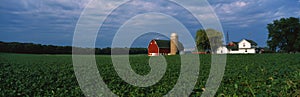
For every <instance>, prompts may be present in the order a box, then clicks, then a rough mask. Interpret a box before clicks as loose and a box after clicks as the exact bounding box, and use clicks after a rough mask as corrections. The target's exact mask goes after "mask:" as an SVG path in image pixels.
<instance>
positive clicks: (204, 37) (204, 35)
mask: <svg viewBox="0 0 300 97" xmlns="http://www.w3.org/2000/svg"><path fill="white" fill-rule="evenodd" d="M222 43H223V34H222V33H221V32H219V31H217V30H214V29H206V30H204V29H200V30H198V31H197V33H196V45H197V48H198V51H205V50H211V51H212V52H215V51H216V49H217V48H218V47H220V46H221V45H222Z"/></svg>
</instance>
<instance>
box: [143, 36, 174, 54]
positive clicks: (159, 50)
mask: <svg viewBox="0 0 300 97" xmlns="http://www.w3.org/2000/svg"><path fill="white" fill-rule="evenodd" d="M169 53H170V40H155V39H154V40H151V41H150V43H149V45H148V56H158V55H160V54H161V55H168V54H169Z"/></svg>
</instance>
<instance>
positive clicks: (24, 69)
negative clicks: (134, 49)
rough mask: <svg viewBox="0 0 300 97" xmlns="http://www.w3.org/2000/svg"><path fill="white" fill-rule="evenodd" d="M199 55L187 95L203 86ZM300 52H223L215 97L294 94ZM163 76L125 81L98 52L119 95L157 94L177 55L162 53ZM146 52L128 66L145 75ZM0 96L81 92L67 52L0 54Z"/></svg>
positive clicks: (206, 66)
mask: <svg viewBox="0 0 300 97" xmlns="http://www.w3.org/2000/svg"><path fill="white" fill-rule="evenodd" d="M199 56H200V62H201V65H200V67H199V68H200V74H199V76H198V81H197V83H196V86H195V88H194V90H193V92H192V94H191V95H190V96H192V97H194V96H199V95H201V93H202V92H203V91H205V83H206V80H207V78H208V74H209V70H210V63H211V62H210V60H211V59H210V57H211V56H210V55H199ZM299 57H300V54H257V55H228V56H227V65H226V70H225V74H224V77H223V80H222V82H221V85H220V87H219V89H218V91H217V93H216V96H221V97H222V96H297V95H298V96H299V95H300V60H299ZM165 58H166V60H167V62H168V65H167V67H168V68H167V69H166V73H165V75H164V76H163V78H162V79H161V80H160V81H159V82H158V83H156V84H155V85H153V86H150V87H143V88H141V87H137V86H133V85H130V84H127V83H126V82H125V81H123V80H122V79H121V78H120V77H118V75H117V73H116V72H115V70H114V68H113V65H112V62H111V58H110V56H107V55H97V56H96V61H97V66H98V69H99V73H100V74H101V76H102V77H103V80H104V81H105V83H106V84H107V86H108V88H110V89H111V91H112V92H113V93H115V94H117V95H118V96H162V95H164V94H167V93H168V91H170V90H171V89H172V88H173V86H174V85H175V84H176V81H177V79H178V76H179V72H180V56H165ZM148 60H149V57H148V56H147V55H131V56H130V63H131V67H132V69H133V70H134V71H135V72H136V73H138V74H140V75H147V74H148V73H149V72H150V70H151V68H150V66H149V65H148ZM0 96H2V97H7V96H30V97H31V96H84V94H83V92H82V91H81V89H80V87H79V84H78V82H77V80H76V76H75V74H74V69H73V65H72V56H71V55H31V54H7V53H1V54H0Z"/></svg>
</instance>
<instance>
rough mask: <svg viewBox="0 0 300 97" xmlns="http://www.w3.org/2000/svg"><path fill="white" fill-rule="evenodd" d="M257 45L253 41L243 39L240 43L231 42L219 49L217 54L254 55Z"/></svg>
mask: <svg viewBox="0 0 300 97" xmlns="http://www.w3.org/2000/svg"><path fill="white" fill-rule="evenodd" d="M256 48H257V43H255V42H254V41H253V40H248V39H243V40H241V41H240V42H230V43H229V44H228V45H225V46H221V47H219V48H218V49H217V54H254V53H256Z"/></svg>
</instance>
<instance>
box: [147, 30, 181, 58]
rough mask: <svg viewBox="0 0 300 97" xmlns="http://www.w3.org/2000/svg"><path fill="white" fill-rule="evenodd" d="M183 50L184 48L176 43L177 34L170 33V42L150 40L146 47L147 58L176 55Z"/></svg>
mask: <svg viewBox="0 0 300 97" xmlns="http://www.w3.org/2000/svg"><path fill="white" fill-rule="evenodd" d="M183 49H184V47H183V45H182V43H180V42H179V41H178V36H177V34H175V33H172V34H171V40H157V39H153V40H151V41H150V43H149V45H148V56H159V55H176V54H178V53H179V52H181V51H183Z"/></svg>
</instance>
